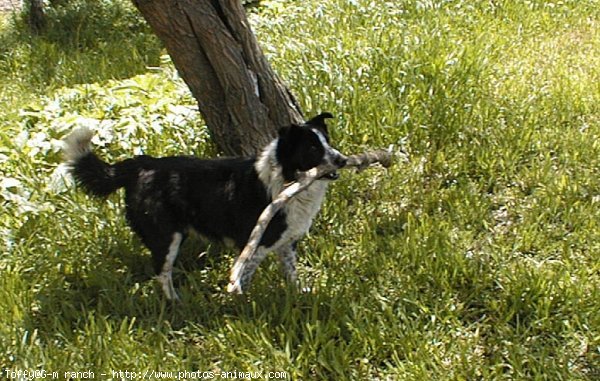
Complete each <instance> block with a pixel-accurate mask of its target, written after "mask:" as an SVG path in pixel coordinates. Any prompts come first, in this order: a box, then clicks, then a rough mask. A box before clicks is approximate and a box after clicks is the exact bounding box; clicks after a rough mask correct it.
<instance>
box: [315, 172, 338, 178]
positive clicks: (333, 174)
mask: <svg viewBox="0 0 600 381" xmlns="http://www.w3.org/2000/svg"><path fill="white" fill-rule="evenodd" d="M339 178H340V174H339V173H337V171H333V172H329V173H326V174H324V175H323V176H321V177H320V178H319V180H337V179H339Z"/></svg>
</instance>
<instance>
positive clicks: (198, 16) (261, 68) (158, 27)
mask: <svg viewBox="0 0 600 381" xmlns="http://www.w3.org/2000/svg"><path fill="white" fill-rule="evenodd" d="M133 2H134V4H135V5H136V7H137V8H138V9H139V11H140V12H141V13H142V15H143V16H144V18H145V19H146V21H147V22H148V23H149V24H150V27H151V28H152V29H153V30H154V32H155V33H156V34H157V35H158V37H159V38H160V39H161V40H162V41H163V43H164V44H165V46H166V48H167V51H168V52H169V55H170V56H171V58H172V60H173V63H174V65H175V67H176V68H177V70H178V71H179V74H180V75H181V77H182V78H183V80H184V81H185V82H186V83H187V85H188V86H189V88H190V90H191V92H192V94H193V95H194V97H195V98H196V100H197V101H198V107H199V110H200V112H201V113H202V116H203V117H204V120H205V121H206V124H207V126H208V128H209V130H210V132H211V135H212V138H213V140H214V141H215V143H216V144H217V146H218V147H219V148H220V149H221V150H222V151H223V152H224V153H225V154H228V155H253V154H256V153H257V152H258V151H259V150H260V149H261V148H262V147H263V146H264V145H265V144H267V143H268V142H269V141H270V140H271V139H272V138H273V137H274V136H275V134H276V132H277V129H278V128H279V127H282V126H286V125H289V124H290V123H299V122H301V121H302V113H301V111H300V107H299V106H298V104H297V102H296V101H295V99H294V97H293V96H292V94H291V93H290V91H289V90H288V89H287V87H286V86H285V85H284V84H283V83H282V81H281V80H280V79H279V78H278V77H277V75H276V74H275V73H274V72H273V70H272V69H271V67H270V65H269V63H268V62H267V60H266V58H265V56H264V55H263V53H262V51H261V49H260V47H259V45H258V42H257V40H256V38H255V36H254V34H253V33H252V30H251V29H250V25H249V23H248V20H247V18H246V14H245V11H244V9H243V7H242V6H241V3H240V1H239V0H195V1H194V0H133Z"/></svg>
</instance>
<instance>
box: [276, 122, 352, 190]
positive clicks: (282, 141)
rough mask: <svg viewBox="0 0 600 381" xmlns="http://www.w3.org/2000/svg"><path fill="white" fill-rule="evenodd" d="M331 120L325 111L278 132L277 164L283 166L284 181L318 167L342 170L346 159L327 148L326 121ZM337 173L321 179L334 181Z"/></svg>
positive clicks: (333, 149) (334, 150)
mask: <svg viewBox="0 0 600 381" xmlns="http://www.w3.org/2000/svg"><path fill="white" fill-rule="evenodd" d="M327 118H333V115H331V114H330V113H328V112H324V113H322V114H319V115H317V116H315V117H314V118H312V119H310V120H308V121H307V122H305V123H304V124H302V125H291V126H288V127H283V128H281V129H280V130H279V139H278V142H277V152H276V154H277V161H278V162H279V164H280V165H281V167H282V173H283V177H284V179H285V180H286V181H293V180H295V179H296V172H298V171H308V170H309V169H311V168H314V167H317V166H319V165H333V166H335V167H337V168H342V167H344V166H345V165H346V162H347V160H348V158H347V157H346V156H344V155H342V154H341V153H340V152H339V151H338V150H336V149H335V148H332V147H331V146H330V145H329V134H328V132H327V125H326V124H325V119H327ZM337 178H338V174H337V173H336V172H333V173H331V174H329V175H327V176H325V177H324V178H323V180H335V179H337Z"/></svg>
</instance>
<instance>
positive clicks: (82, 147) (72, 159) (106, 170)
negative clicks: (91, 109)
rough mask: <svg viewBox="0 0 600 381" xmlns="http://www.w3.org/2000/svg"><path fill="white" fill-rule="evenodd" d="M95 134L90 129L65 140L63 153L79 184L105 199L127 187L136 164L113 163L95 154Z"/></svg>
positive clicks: (77, 131)
mask: <svg viewBox="0 0 600 381" xmlns="http://www.w3.org/2000/svg"><path fill="white" fill-rule="evenodd" d="M93 135H94V134H93V132H92V130H90V129H89V128H87V127H80V128H78V129H76V130H74V131H73V132H71V134H70V135H69V136H67V137H66V138H65V139H64V141H63V144H64V145H63V154H64V157H65V160H66V162H67V164H68V165H69V167H70V172H71V174H72V175H73V177H74V178H75V181H76V182H77V184H79V185H81V186H82V187H83V189H84V190H85V191H86V192H87V193H89V194H91V195H93V196H98V197H105V196H108V195H109V194H111V193H113V192H115V191H116V190H117V189H119V188H121V187H124V186H125V185H126V184H127V181H128V179H129V178H130V177H131V176H129V174H131V173H132V171H131V170H132V169H133V168H131V166H132V164H133V162H132V161H131V160H125V161H123V162H120V163H116V164H109V163H106V162H105V161H103V160H101V159H100V158H99V157H98V156H96V154H95V153H94V152H93V151H92V147H91V141H92V137H93Z"/></svg>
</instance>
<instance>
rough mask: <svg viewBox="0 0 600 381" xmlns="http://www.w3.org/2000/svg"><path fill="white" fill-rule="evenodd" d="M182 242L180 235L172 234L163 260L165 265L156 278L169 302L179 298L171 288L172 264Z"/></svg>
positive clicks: (173, 288) (172, 287)
mask: <svg viewBox="0 0 600 381" xmlns="http://www.w3.org/2000/svg"><path fill="white" fill-rule="evenodd" d="M182 240H183V236H182V235H181V233H174V234H173V240H172V241H171V244H170V245H169V252H168V253H167V257H166V258H165V263H164V264H163V268H162V271H161V273H160V274H159V275H158V277H157V278H158V281H159V282H160V284H161V286H162V289H163V291H164V293H165V295H166V297H167V299H169V300H179V296H178V295H177V292H176V291H175V287H174V286H173V264H174V263H175V259H177V254H179V246H180V245H181V241H182Z"/></svg>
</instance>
